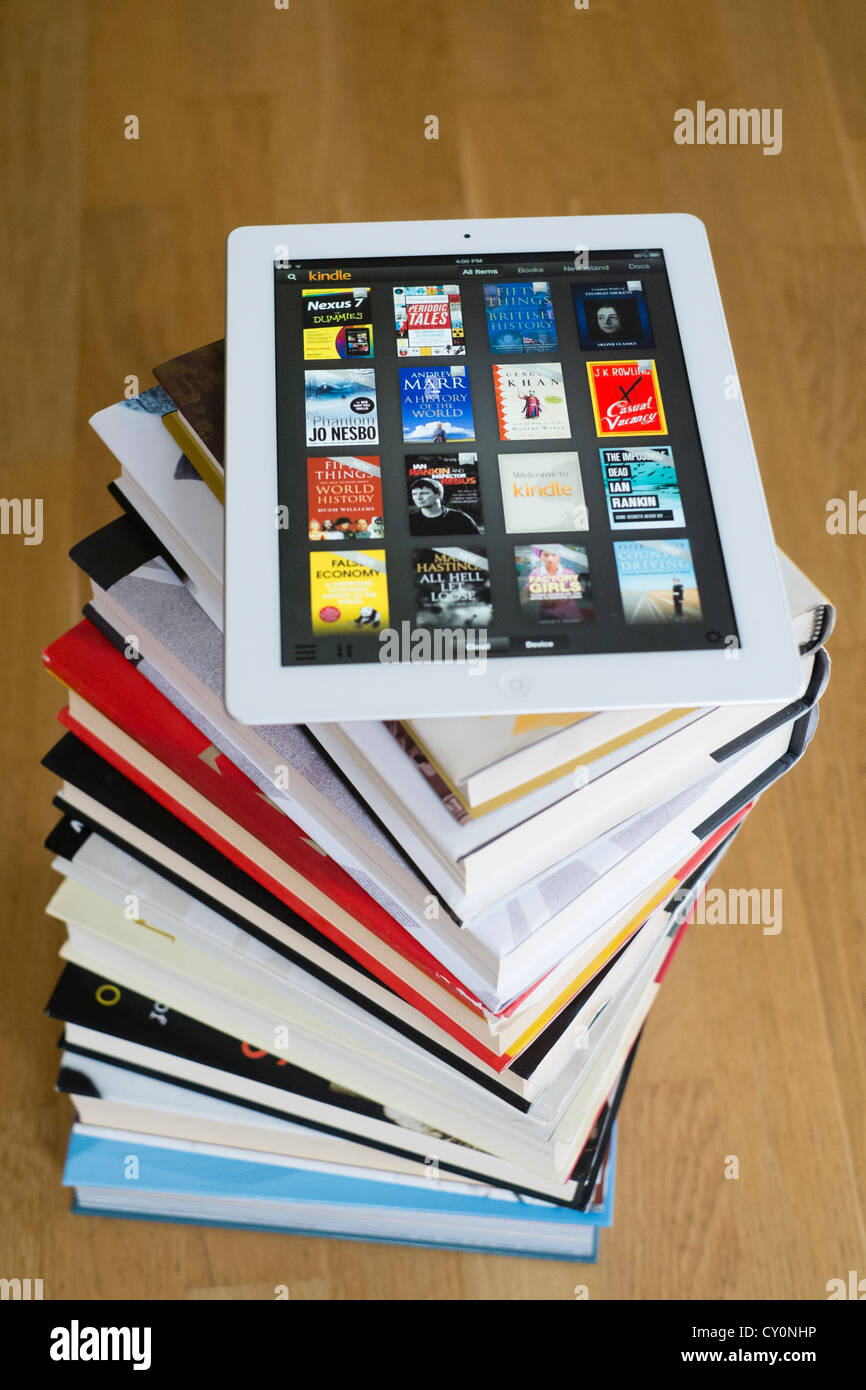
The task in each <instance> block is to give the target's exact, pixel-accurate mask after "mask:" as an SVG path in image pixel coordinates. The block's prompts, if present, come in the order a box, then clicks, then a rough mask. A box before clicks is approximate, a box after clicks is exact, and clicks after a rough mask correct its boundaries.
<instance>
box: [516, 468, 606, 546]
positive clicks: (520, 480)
mask: <svg viewBox="0 0 866 1390" xmlns="http://www.w3.org/2000/svg"><path fill="white" fill-rule="evenodd" d="M499 482H500V485H501V488H502V510H503V512H504V513H505V529H506V531H525V532H531V533H533V534H534V535H538V534H540V533H541V532H543V531H586V530H587V529H588V527H589V517H588V514H587V510H586V503H585V502H584V500H583V482H582V480H581V476H580V460H579V459H578V456H577V453H576V452H571V453H551V454H500V455H499Z"/></svg>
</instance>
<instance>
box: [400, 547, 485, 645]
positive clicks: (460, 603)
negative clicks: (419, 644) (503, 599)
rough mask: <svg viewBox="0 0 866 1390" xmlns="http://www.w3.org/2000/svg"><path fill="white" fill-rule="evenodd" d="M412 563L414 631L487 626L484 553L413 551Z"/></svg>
mask: <svg viewBox="0 0 866 1390" xmlns="http://www.w3.org/2000/svg"><path fill="white" fill-rule="evenodd" d="M412 560H413V570H414V574H415V625H416V627H434V628H467V627H469V628H478V627H484V628H486V627H489V626H490V624H491V622H492V620H493V607H492V604H491V602H490V577H489V571H488V565H487V555H486V553H485V551H483V550H462V549H458V548H457V547H452V546H442V547H440V548H437V549H436V550H416V551H415V552H414V554H413V557H412Z"/></svg>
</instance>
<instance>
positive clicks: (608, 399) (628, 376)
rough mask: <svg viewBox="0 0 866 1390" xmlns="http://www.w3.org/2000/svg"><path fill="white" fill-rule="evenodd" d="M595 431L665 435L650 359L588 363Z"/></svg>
mask: <svg viewBox="0 0 866 1390" xmlns="http://www.w3.org/2000/svg"><path fill="white" fill-rule="evenodd" d="M586 370H587V373H588V375H589V392H590V395H591V397H592V411H593V415H594V416H595V430H596V434H598V435H601V436H602V437H604V436H606V435H611V434H618V435H623V434H667V432H668V427H667V424H666V423H665V413H664V409H663V407H662V398H661V392H660V391H659V382H658V376H657V375H656V364H655V362H654V361H653V360H652V358H646V359H637V358H627V359H624V360H620V361H616V362H587V364H586Z"/></svg>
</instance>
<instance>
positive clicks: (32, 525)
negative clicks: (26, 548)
mask: <svg viewBox="0 0 866 1390" xmlns="http://www.w3.org/2000/svg"><path fill="white" fill-rule="evenodd" d="M0 535H3V536H23V537H24V544H25V545H41V544H42V498H41V497H0Z"/></svg>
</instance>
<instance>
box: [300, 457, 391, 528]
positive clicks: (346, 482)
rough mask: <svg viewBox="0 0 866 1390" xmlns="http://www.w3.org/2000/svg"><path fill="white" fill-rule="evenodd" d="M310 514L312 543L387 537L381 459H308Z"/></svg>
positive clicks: (308, 503) (308, 506)
mask: <svg viewBox="0 0 866 1390" xmlns="http://www.w3.org/2000/svg"><path fill="white" fill-rule="evenodd" d="M307 511H308V524H309V538H310V540H311V541H337V540H340V541H341V540H371V539H373V538H378V537H381V536H384V534H385V524H384V520H383V517H382V476H381V467H380V464H379V459H378V457H377V456H375V455H364V456H361V455H355V454H340V455H336V456H334V455H327V454H325V455H322V456H321V457H316V456H314V455H311V456H310V457H309V458H308V459H307Z"/></svg>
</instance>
